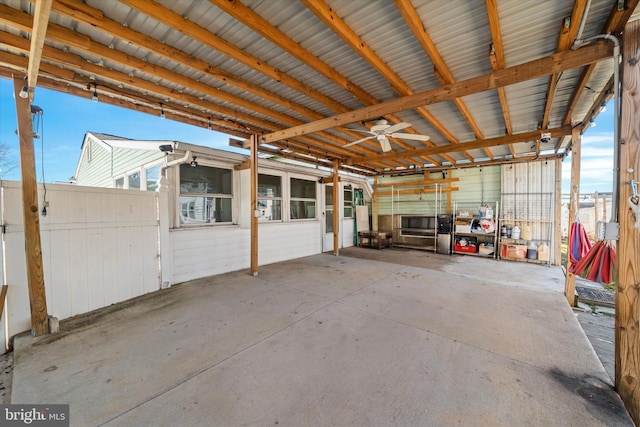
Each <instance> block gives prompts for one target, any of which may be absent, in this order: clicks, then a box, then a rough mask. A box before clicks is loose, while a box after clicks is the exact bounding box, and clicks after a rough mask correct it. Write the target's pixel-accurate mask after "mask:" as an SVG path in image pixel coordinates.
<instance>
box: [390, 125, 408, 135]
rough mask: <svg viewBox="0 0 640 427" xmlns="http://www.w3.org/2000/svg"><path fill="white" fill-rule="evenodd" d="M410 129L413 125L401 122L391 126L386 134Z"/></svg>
mask: <svg viewBox="0 0 640 427" xmlns="http://www.w3.org/2000/svg"><path fill="white" fill-rule="evenodd" d="M408 127H411V123H407V122H400V123H396V124H395V125H393V126H389V127H388V128H386V129H385V131H384V133H386V134H387V135H389V134H391V133H393V132H395V131H398V130H402V129H406V128H408Z"/></svg>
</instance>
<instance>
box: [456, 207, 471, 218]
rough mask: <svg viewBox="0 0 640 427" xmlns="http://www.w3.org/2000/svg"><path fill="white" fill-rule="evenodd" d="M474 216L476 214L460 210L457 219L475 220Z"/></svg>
mask: <svg viewBox="0 0 640 427" xmlns="http://www.w3.org/2000/svg"><path fill="white" fill-rule="evenodd" d="M473 214H474V212H473V211H471V210H468V209H465V210H459V211H458V212H456V218H461V219H462V218H467V219H472V218H473Z"/></svg>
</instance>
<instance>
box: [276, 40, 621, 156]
mask: <svg viewBox="0 0 640 427" xmlns="http://www.w3.org/2000/svg"><path fill="white" fill-rule="evenodd" d="M611 54H612V48H611V46H610V45H609V44H608V43H606V42H598V43H594V44H591V45H589V46H585V47H583V48H580V49H578V50H571V51H566V52H559V53H556V54H554V55H551V56H548V57H546V58H540V59H537V60H534V61H531V62H526V63H524V64H520V65H516V66H513V67H507V68H504V69H502V70H497V71H493V72H491V73H489V74H485V75H482V76H478V77H473V78H471V79H468V80H464V81H459V82H456V83H453V84H450V85H446V86H444V87H442V88H437V89H431V90H427V91H424V92H420V93H416V94H414V95H411V96H405V97H403V98H399V99H394V100H391V101H386V102H383V103H380V104H377V105H374V106H370V107H365V108H362V109H360V110H355V111H351V112H349V113H348V114H338V115H336V116H333V117H329V118H327V119H323V120H318V121H315V122H313V123H308V124H306V125H303V126H297V127H293V128H290V129H287V130H286V131H279V132H274V133H272V134H269V135H265V136H264V137H263V138H264V141H265V142H271V141H278V140H280V139H285V138H290V137H294V136H299V135H304V134H308V133H314V132H319V131H322V130H325V129H330V128H332V127H335V126H342V125H344V124H347V123H352V122H355V121H360V120H368V119H370V118H372V117H379V116H382V115H385V114H387V113H388V112H389V111H401V110H407V109H411V108H415V107H416V106H418V105H430V104H433V103H436V102H441V101H447V100H450V99H452V98H456V97H462V96H466V95H471V94H473V93H478V92H482V91H485V90H489V89H495V88H497V87H501V86H507V85H511V84H515V83H519V82H523V81H526V80H530V79H534V78H538V77H542V76H546V75H549V74H553V73H555V72H560V71H563V70H567V69H571V68H576V67H580V66H584V65H586V64H590V63H592V62H597V61H601V60H603V59H606V58H607V57H610V56H611ZM450 147H451V148H453V147H455V146H454V145H452V146H450ZM406 154H408V153H405V155H406Z"/></svg>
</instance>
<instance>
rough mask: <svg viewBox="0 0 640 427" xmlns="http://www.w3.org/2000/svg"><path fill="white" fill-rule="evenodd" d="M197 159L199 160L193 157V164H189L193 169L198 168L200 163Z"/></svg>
mask: <svg viewBox="0 0 640 427" xmlns="http://www.w3.org/2000/svg"><path fill="white" fill-rule="evenodd" d="M197 158H198V157H197V156H193V160H191V163H189V164H190V165H191V167H192V168H195V167H197V166H198V162H197V161H196V159H197Z"/></svg>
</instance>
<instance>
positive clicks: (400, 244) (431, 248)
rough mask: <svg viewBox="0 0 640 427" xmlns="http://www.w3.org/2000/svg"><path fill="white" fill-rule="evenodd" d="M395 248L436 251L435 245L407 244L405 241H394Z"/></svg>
mask: <svg viewBox="0 0 640 427" xmlns="http://www.w3.org/2000/svg"><path fill="white" fill-rule="evenodd" d="M393 247H394V248H406V249H421V250H423V251H431V252H433V251H435V250H436V247H435V246H420V245H406V244H403V243H394V244H393Z"/></svg>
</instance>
